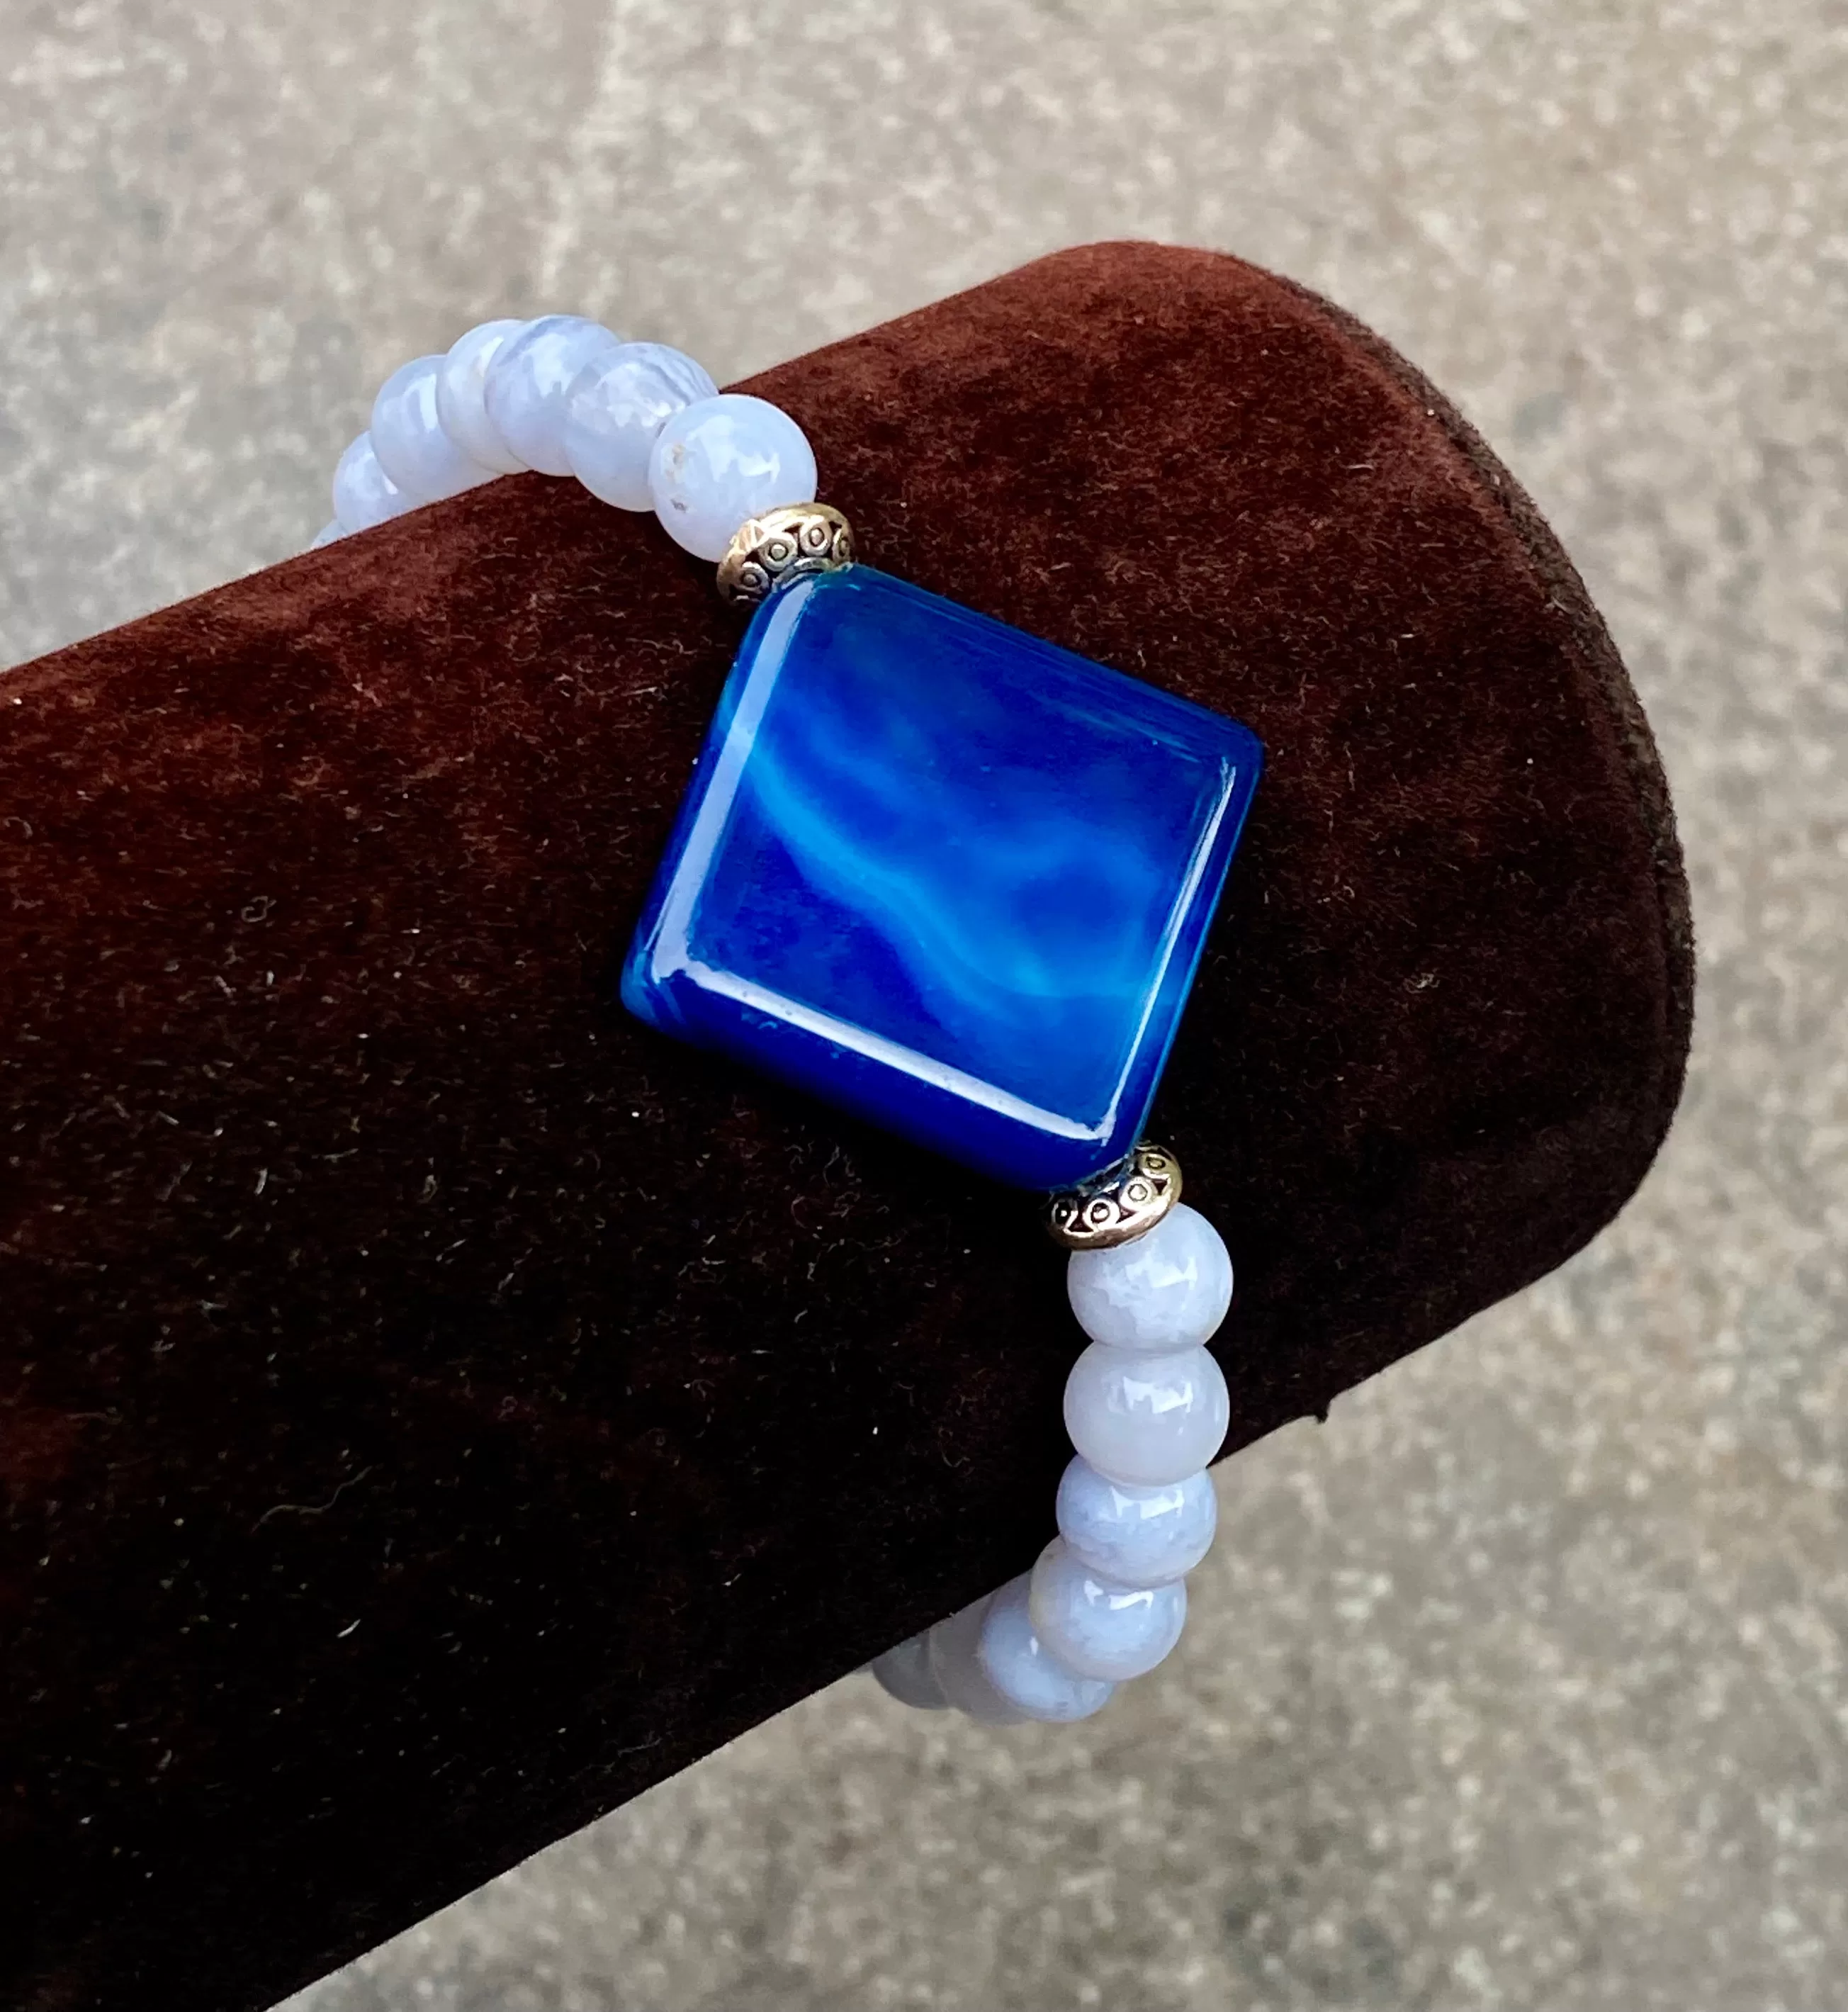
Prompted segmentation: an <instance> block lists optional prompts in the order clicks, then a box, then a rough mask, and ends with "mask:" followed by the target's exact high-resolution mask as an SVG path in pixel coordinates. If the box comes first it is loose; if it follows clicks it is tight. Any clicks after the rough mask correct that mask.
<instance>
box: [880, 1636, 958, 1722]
mask: <svg viewBox="0 0 1848 2012" xmlns="http://www.w3.org/2000/svg"><path fill="white" fill-rule="evenodd" d="M866 1667H867V1668H868V1669H869V1670H870V1671H872V1675H873V1678H874V1681H875V1682H877V1684H878V1685H879V1689H881V1690H883V1692H884V1693H886V1695H887V1697H891V1698H896V1699H897V1700H898V1702H899V1703H901V1704H908V1705H910V1706H911V1707H912V1708H913V1709H914V1710H915V1711H948V1710H949V1708H950V1700H948V1699H947V1697H945V1696H944V1690H943V1686H942V1685H940V1683H939V1682H937V1680H936V1673H935V1672H934V1671H933V1670H932V1668H931V1667H930V1641H929V1636H928V1635H913V1636H910V1637H909V1638H908V1639H907V1640H905V1641H903V1642H899V1643H894V1646H892V1647H891V1648H890V1649H888V1650H887V1651H886V1652H885V1653H884V1654H883V1656H875V1657H873V1659H872V1661H871V1662H870V1663H869V1664H867V1665H866Z"/></svg>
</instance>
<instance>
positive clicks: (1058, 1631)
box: [871, 1145, 1232, 1725]
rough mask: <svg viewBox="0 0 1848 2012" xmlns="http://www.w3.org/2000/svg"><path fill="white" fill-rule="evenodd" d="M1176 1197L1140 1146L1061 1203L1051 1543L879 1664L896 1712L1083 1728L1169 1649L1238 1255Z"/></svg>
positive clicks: (1192, 1556) (1225, 1405) (1172, 1177)
mask: <svg viewBox="0 0 1848 2012" xmlns="http://www.w3.org/2000/svg"><path fill="white" fill-rule="evenodd" d="M1179 1196H1180V1168H1179V1166H1178V1165H1176V1162H1175V1160H1174V1158H1173V1156H1172V1154H1168V1153H1166V1152H1164V1151H1162V1150H1161V1149H1159V1148H1158V1147H1151V1146H1147V1145H1144V1146H1141V1147H1138V1148H1137V1149H1136V1152H1135V1153H1134V1154H1133V1155H1132V1156H1131V1158H1130V1160H1129V1162H1128V1163H1127V1164H1126V1165H1125V1166H1123V1167H1121V1168H1114V1169H1111V1172H1109V1173H1108V1174H1106V1175H1100V1176H1099V1178H1098V1179H1097V1182H1096V1183H1089V1184H1087V1186H1086V1187H1085V1188H1084V1189H1083V1190H1078V1191H1076V1192H1075V1193H1073V1194H1072V1195H1070V1196H1061V1197H1055V1198H1054V1201H1053V1204H1052V1208H1051V1222H1052V1225H1053V1230H1054V1235H1055V1236H1058V1238H1059V1239H1060V1240H1061V1242H1063V1243H1067V1244H1068V1245H1069V1246H1071V1247H1072V1255H1071V1257H1070V1258H1069V1259H1068V1261H1067V1264H1066V1273H1065V1290H1066V1295H1067V1297H1068V1299H1069V1300H1070V1301H1071V1303H1072V1312H1073V1313H1074V1314H1075V1315H1076V1316H1077V1318H1078V1324H1079V1326H1080V1327H1081V1328H1082V1329H1083V1330H1084V1332H1085V1333H1086V1335H1087V1336H1089V1337H1090V1347H1088V1348H1086V1350H1085V1351H1084V1353H1083V1354H1082V1355H1080V1356H1079V1358H1078V1360H1077V1361H1076V1363H1074V1364H1073V1365H1072V1373H1071V1375H1070V1376H1069V1377H1068V1379H1067V1380H1066V1383H1065V1429H1066V1431H1067V1432H1068V1433H1069V1434H1070V1436H1071V1439H1072V1445H1073V1447H1075V1448H1076V1454H1075V1456H1074V1457H1073V1459H1072V1462H1071V1464H1070V1465H1069V1466H1068V1467H1067V1468H1066V1469H1065V1475H1064V1478H1063V1479H1061V1481H1060V1482H1059V1489H1058V1503H1057V1507H1056V1514H1057V1518H1058V1531H1059V1534H1058V1536H1056V1537H1055V1538H1054V1539H1053V1540H1052V1542H1051V1543H1050V1544H1048V1545H1047V1547H1046V1549H1045V1550H1044V1551H1042V1552H1041V1553H1040V1557H1039V1561H1038V1562H1037V1563H1036V1564H1035V1565H1034V1567H1033V1570H1032V1571H1030V1572H1026V1573H1023V1574H1022V1575H1021V1576H1020V1577H1019V1579H1011V1580H1010V1581H1009V1582H1008V1584H1007V1585H1005V1586H1003V1587H1001V1589H1000V1590H999V1591H998V1592H997V1593H990V1594H989V1595H988V1596H986V1598H985V1599H983V1600H978V1601H976V1604H974V1605H973V1606H972V1607H965V1608H964V1609H963V1611H961V1613H960V1614H952V1615H951V1617H950V1618H949V1619H948V1620H947V1621H939V1622H938V1623H937V1624H936V1626H935V1627H933V1628H929V1629H926V1631H925V1632H923V1633H922V1635H916V1636H912V1639H910V1640H909V1641H908V1642H903V1643H900V1644H899V1645H898V1646H897V1648H895V1649H890V1650H887V1652H886V1653H885V1654H884V1655H883V1656H880V1657H877V1658H876V1660H875V1661H874V1662H873V1663H872V1666H871V1667H872V1673H873V1675H874V1676H875V1677H876V1678H878V1679H879V1682H880V1683H881V1684H882V1685H883V1686H884V1687H885V1689H887V1691H888V1692H889V1693H890V1694H891V1695H892V1696H894V1697H895V1698H897V1699H898V1700H900V1702H901V1703H905V1704H911V1705H916V1706H919V1707H922V1708H923V1709H925V1710H926V1711H929V1710H939V1711H940V1710H942V1709H944V1707H947V1706H951V1705H954V1706H955V1707H958V1708H959V1709H960V1710H961V1711H964V1712H965V1713H967V1714H968V1715H969V1717H970V1718H974V1719H979V1720H980V1721H983V1723H985V1724H987V1725H1012V1724H1015V1723H1018V1722H1019V1721H1021V1720H1023V1719H1044V1720H1051V1721H1070V1720H1073V1719H1079V1718H1089V1717H1090V1715H1091V1714H1092V1713H1093V1712H1094V1711H1099V1710H1101V1708H1102V1707H1103V1706H1104V1704H1105V1703H1108V1700H1109V1699H1110V1696H1111V1693H1113V1692H1114V1691H1115V1689H1116V1686H1117V1685H1118V1683H1120V1682H1123V1681H1124V1680H1125V1679H1126V1678H1130V1677H1137V1676H1140V1675H1143V1673H1144V1672H1145V1671H1149V1670H1152V1669H1153V1668H1154V1667H1155V1665H1156V1664H1158V1663H1159V1662H1160V1661H1161V1660H1162V1659H1163V1657H1165V1656H1166V1655H1167V1654H1168V1651H1169V1650H1171V1649H1172V1648H1173V1646H1174V1645H1175V1643H1176V1642H1177V1641H1178V1640H1179V1639H1180V1633H1181V1629H1182V1626H1183V1624H1184V1623H1185V1621H1186V1618H1187V1589H1186V1575H1187V1573H1189V1572H1190V1571H1192V1570H1193V1568H1194V1567H1195V1566H1196V1565H1197V1564H1199V1563H1200V1560H1201V1559H1202V1558H1203V1557H1205V1556H1206V1554H1207V1550H1208V1546H1210V1545H1211V1543H1212V1541H1213V1532H1214V1530H1215V1527H1216V1525H1217V1523H1218V1503H1217V1500H1216V1499H1215V1496H1214V1493H1213V1480H1212V1476H1211V1475H1210V1474H1209V1473H1208V1472H1207V1471H1206V1470H1207V1466H1208V1462H1209V1461H1211V1459H1212V1457H1213V1456H1214V1455H1215V1454H1216V1453H1217V1452H1218V1450H1219V1447H1220V1444H1221V1443H1222V1441H1223V1439H1225V1430H1226V1426H1227V1425H1228V1423H1229V1418H1230V1412H1231V1405H1230V1400H1229V1396H1228V1394H1227V1391H1226V1388H1225V1377H1224V1375H1222V1373H1221V1372H1220V1369H1219V1366H1218V1364H1217V1363H1216V1362H1215V1361H1214V1360H1213V1358H1212V1357H1211V1355H1210V1354H1208V1351H1207V1348H1206V1343H1207V1341H1208V1338H1209V1337H1210V1336H1211V1335H1212V1334H1213V1333H1214V1332H1215V1330H1216V1329H1218V1325H1219V1324H1220V1322H1222V1320H1224V1318H1225V1314H1226V1310H1227V1308H1228V1307H1229V1306H1230V1305H1231V1304H1232V1260H1231V1258H1230V1257H1229V1256H1228V1255H1227V1254H1226V1250H1225V1244H1224V1243H1222V1241H1221V1240H1220V1238H1219V1235H1218V1232H1217V1231H1216V1230H1215V1229H1214V1228H1213V1226H1212V1225H1211V1223H1210V1222H1208V1221H1207V1219H1206V1218H1205V1217H1204V1216H1203V1215H1200V1214H1199V1213H1198V1212H1197V1211H1195V1210H1193V1209H1191V1208H1187V1207H1186V1205H1185V1204H1183V1203H1182V1202H1181V1201H1180V1200H1179Z"/></svg>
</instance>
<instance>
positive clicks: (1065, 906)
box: [623, 565, 1261, 1189]
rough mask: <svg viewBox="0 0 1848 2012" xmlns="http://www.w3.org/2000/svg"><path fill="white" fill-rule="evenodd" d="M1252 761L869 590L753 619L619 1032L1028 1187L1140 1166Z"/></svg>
mask: <svg viewBox="0 0 1848 2012" xmlns="http://www.w3.org/2000/svg"><path fill="white" fill-rule="evenodd" d="M1260 762H1261V751H1260V749H1259V747H1258V742H1257V740H1255V739H1254V737H1253V736H1252V735H1251V734H1250V733H1248V732H1247V730H1245V729H1244V728H1243V727H1242V726H1239V725H1237V724H1236V722H1234V721H1232V720H1229V719H1223V718H1222V717H1221V716H1220V715H1218V714H1217V713H1214V712H1208V711H1206V710H1205V709H1204V708H1203V707H1200V706H1197V705H1191V704H1190V703H1189V702H1188V701H1186V700H1185V699H1179V698H1176V697H1172V696H1171V695H1170V694H1168V693H1166V692H1162V691H1158V690H1156V689H1155V688H1154V687H1153V686H1152V685H1147V684H1144V683H1141V682H1140V680H1137V679H1135V678H1129V677H1125V676H1122V674H1121V673H1120V672H1116V671H1112V670H1108V669H1105V668H1104V666H1103V665H1101V664H1094V663H1091V662H1088V661H1087V660H1086V658H1083V657H1079V656H1075V655H1072V652H1071V651H1068V650H1061V649H1059V648H1058V647H1056V646H1054V644H1051V643H1047V642H1043V641H1041V640H1040V639H1039V638H1038V637H1033V636H1029V635H1026V634H1024V633H1022V631H1021V630H1018V629H1011V628H1009V627H1008V626H1007V625H1006V624H1005V623H1000V622H995V621H992V620H990V619H989V618H988V617H987V616H986V615H978V614H976V612H974V611H973V610H972V609H970V608H962V607H959V606H958V605H957V604H956V603H955V602H954V601H944V600H943V599H941V598H939V597H938V596H937V595H936V594H927V593H926V592H925V591H924V590H922V588H920V587H913V586H911V585H910V584H908V583H907V582H905V581H903V580H894V579H893V578H891V577H890V576H889V575H887V574H885V573H878V572H876V571H874V569H872V567H870V566H864V565H854V566H848V567H845V568H844V569H841V570H840V571H839V572H836V573H822V574H819V575H815V576H812V577H810V578H808V579H804V580H798V581H797V582H796V583H794V585H791V586H789V587H784V588H783V589H782V590H780V591H779V592H778V593H776V594H772V596H771V598H769V601H766V602H765V604H764V605H762V607H760V608H758V611H757V613H756V615H755V618H754V619H753V620H752V622H751V628H750V630H749V633H747V635H746V637H745V638H744V644H743V646H742V647H741V648H740V651H739V652H738V658H737V663H736V664H735V665H733V669H732V673H731V676H730V680H729V681H728V682H727V683H726V687H725V692H724V695H723V697H722V698H721V699H720V701H719V709H718V711H717V712H716V713H715V715H714V717H713V720H712V729H711V731H710V733H708V737H707V740H706V744H705V750H704V751H703V752H702V754H701V757H700V760H699V765H698V767H697V769H696V771H695V772H694V779H693V782H692V784H691V787H690V788H689V790H688V791H687V799H686V801H685V803H684V804H683V805H682V806H681V809H680V819H679V822H677V824H676V826H675V829H674V833H673V837H672V840H671V841H670V843H669V846H668V849H667V853H666V856H665V858H663V860H662V864H661V869H660V872H659V873H658V876H657V877H656V879H655V886H654V890H653V891H652V893H651V895H650V896H649V899H648V907H647V909H646V911H644V915H643V917H642V919H641V922H640V926H639V927H638V929H637V932H636V936H635V940H634V943H633V945H632V946H631V947H630V953H629V957H628V961H627V963H626V965H625V967H624V970H623V1001H624V1002H625V1003H626V1004H627V1005H628V1007H629V1008H630V1011H633V1012H634V1013H636V1014H637V1015H639V1016H640V1018H642V1019H644V1020H646V1021H648V1022H650V1023H651V1025H653V1026H656V1027H658V1028H660V1029H662V1031H663V1032H664V1033H669V1034H673V1035H676V1036H679V1037H680V1039H682V1040H687V1041H692V1042H695V1043H698V1044H699V1045H701V1047H710V1048H716V1049H719V1050H720V1051H722V1052H723V1053H725V1054H728V1055H731V1056H734V1057H736V1058H737V1059H738V1060H739V1061H744V1062H747V1063H749V1064H750V1065H752V1066H753V1067H755V1068H759V1069H762V1070H765V1071H768V1072H769V1073H770V1074H772V1075H773V1076H780V1077H782V1078H783V1079H784V1080H785V1081H787V1082H790V1083H795V1084H797V1085H799V1086H801V1088H803V1089H804V1090H810V1091H812V1092H813V1093H815V1095H816V1096H818V1097H823V1098H826V1099H827V1100H828V1101H829V1102H831V1103H833V1104H838V1105H840V1106H841V1107H843V1108H845V1109H847V1110H848V1111H854V1112H856V1113H858V1115H860V1116H861V1117H862V1118H869V1119H870V1120H871V1121H872V1122H873V1123H875V1124H876V1125H879V1126H884V1127H885V1128H886V1129H887V1130H889V1131H892V1132H896V1133H900V1134H901V1135H902V1136H904V1137H906V1138H908V1139H912V1140H916V1141H917V1142H918V1143H919V1144H921V1145H924V1146H929V1147H933V1148H935V1149H936V1150H937V1151H939V1152H941V1153H946V1154H949V1155H950V1156H951V1157H952V1158H955V1159H958V1160H961V1161H964V1162H965V1163H966V1164H967V1165H970V1166H972V1167H976V1168H979V1169H980V1170H981V1171H982V1172H983V1173H986V1174H990V1175H994V1177H995V1178H996V1179H999V1180H1002V1181H1007V1182H1011V1183H1014V1184H1015V1185H1016V1186H1021V1187H1027V1188H1040V1189H1053V1188H1060V1187H1065V1186H1069V1185H1070V1184H1071V1183H1073V1182H1075V1181H1077V1180H1079V1179H1083V1177H1084V1176H1085V1175H1088V1174H1091V1173H1094V1172H1097V1170H1098V1169H1099V1168H1103V1167H1106V1166H1108V1165H1110V1163H1111V1161H1114V1160H1116V1159H1118V1158H1121V1157H1122V1155H1123V1154H1125V1153H1126V1152H1127V1151H1128V1150H1129V1148H1130V1147H1132V1146H1133V1145H1134V1144H1135V1143H1136V1139H1137V1137H1138V1136H1140V1132H1141V1129H1142V1126H1143V1120H1144V1118H1146V1117H1147V1112H1148V1107H1149V1104H1150V1102H1151V1100H1152V1099H1153V1097H1154V1093H1155V1086H1156V1084H1157V1083H1158V1080H1159V1079H1160V1076H1161V1066H1162V1064H1163V1062H1164V1061H1165V1060H1166V1059H1167V1055H1168V1047H1169V1045H1170V1043H1172V1040H1173V1038H1174V1032H1175V1028H1176V1024H1177V1022H1179V1018H1180V1013H1181V1008H1182V1006H1183V1004H1184V1003H1185V1001H1186V997H1187V991H1188V988H1189V986H1190V985H1191V984H1192V983H1193V972H1194V969H1195V966H1196V965H1197V964H1198V962H1199V960H1200V948H1201V945H1202V944H1203V942H1204V939H1205V936H1206V930H1207V925H1208V922H1209V921H1210V920H1211V916H1212V912H1213V908H1214V905H1215V902H1216V901H1218V895H1219V890H1220V886H1221V884H1222V882H1223V881H1224V879H1225V869H1226V867H1227V865H1228V864H1229V862H1230V860H1231V858H1232V854H1233V848H1234V847H1236V844H1238V839H1239V832H1240V827H1241V826H1242V825H1243V822H1244V818H1245V812H1246V810H1247V808H1248V806H1249V804H1250V801H1251V793H1252V790H1253V789H1254V787H1255V785H1256V783H1257V780H1258V768H1259V765H1260Z"/></svg>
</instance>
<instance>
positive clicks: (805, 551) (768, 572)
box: [719, 503, 854, 608]
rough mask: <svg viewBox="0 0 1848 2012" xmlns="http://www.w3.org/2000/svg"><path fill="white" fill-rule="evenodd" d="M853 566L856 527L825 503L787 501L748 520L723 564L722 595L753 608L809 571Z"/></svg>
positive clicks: (742, 526) (721, 563) (732, 544)
mask: <svg viewBox="0 0 1848 2012" xmlns="http://www.w3.org/2000/svg"><path fill="white" fill-rule="evenodd" d="M853 562H854V533H853V526H851V524H849V523H848V522H847V519H846V518H844V516H842V515H841V514H840V512H839V511H838V510H837V509H834V508H832V507H831V506H830V505H828V504H826V503H789V504H785V505H783V506H781V507H780V508H777V509H775V510H766V511H765V512H764V513H763V515H762V516H761V517H748V518H747V519H745V521H744V523H742V524H740V526H738V528H737V530H736V531H735V532H733V534H732V541H731V544H730V548H729V549H728V550H727V551H726V555H725V557H724V558H722V559H721V560H720V561H719V592H720V593H721V594H723V595H724V596H725V598H726V600H727V601H732V602H734V603H736V604H737V605H739V606H740V607H745V608H751V607H755V605H757V603H758V601H764V600H767V599H768V598H769V596H770V595H771V594H774V593H775V592H776V590H777V588H778V587H783V586H786V585H787V583H789V582H790V580H795V579H797V578H799V577H800V576H801V575H802V574H803V573H832V572H833V571H834V569H836V567H837V566H844V565H852V564H853Z"/></svg>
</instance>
